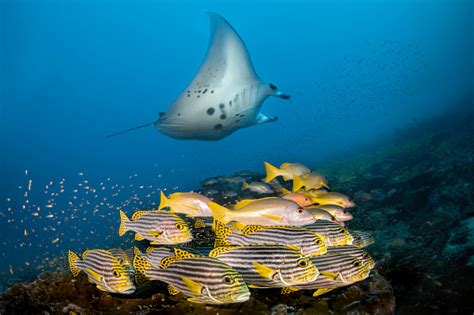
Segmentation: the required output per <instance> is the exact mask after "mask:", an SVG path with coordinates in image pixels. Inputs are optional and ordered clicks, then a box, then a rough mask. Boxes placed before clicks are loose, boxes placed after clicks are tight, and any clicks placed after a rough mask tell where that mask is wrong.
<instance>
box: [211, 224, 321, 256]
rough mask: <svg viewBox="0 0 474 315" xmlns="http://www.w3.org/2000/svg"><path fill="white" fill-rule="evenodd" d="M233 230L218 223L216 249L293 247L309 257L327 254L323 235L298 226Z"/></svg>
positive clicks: (236, 226) (245, 226)
mask: <svg viewBox="0 0 474 315" xmlns="http://www.w3.org/2000/svg"><path fill="white" fill-rule="evenodd" d="M234 227H235V229H234V230H232V229H231V228H230V227H228V226H226V225H225V224H223V223H222V222H219V221H216V223H215V228H214V230H215V231H214V232H215V234H216V239H215V241H214V247H220V246H227V245H259V244H260V245H262V244H266V245H292V246H295V247H297V248H299V250H300V251H301V253H302V254H303V255H306V256H308V257H311V256H316V255H323V254H325V253H326V244H325V243H324V238H323V237H322V236H321V235H318V234H316V233H313V232H311V231H308V230H307V229H305V228H302V227H298V226H263V225H241V224H234Z"/></svg>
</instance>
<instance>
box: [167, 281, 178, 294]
mask: <svg viewBox="0 0 474 315" xmlns="http://www.w3.org/2000/svg"><path fill="white" fill-rule="evenodd" d="M168 292H169V294H171V295H176V294H179V291H178V289H176V288H175V287H173V286H172V285H171V284H168Z"/></svg>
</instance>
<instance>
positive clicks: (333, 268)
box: [295, 248, 371, 289]
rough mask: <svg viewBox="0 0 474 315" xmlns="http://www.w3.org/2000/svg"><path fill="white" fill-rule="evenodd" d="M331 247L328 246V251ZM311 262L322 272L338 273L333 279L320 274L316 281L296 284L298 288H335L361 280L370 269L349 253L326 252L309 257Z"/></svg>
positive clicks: (366, 275)
mask: <svg viewBox="0 0 474 315" xmlns="http://www.w3.org/2000/svg"><path fill="white" fill-rule="evenodd" d="M330 250H331V249H330V248H329V249H328V251H330ZM311 262H312V263H313V264H314V265H315V266H316V267H317V268H318V270H319V271H320V272H322V273H325V272H330V273H333V274H336V275H338V277H337V278H335V279H333V278H330V277H328V276H325V275H323V274H322V275H320V276H319V277H318V278H317V279H316V281H313V282H308V283H306V284H302V285H297V286H295V287H296V288H299V289H322V288H327V289H330V288H337V287H341V286H345V285H348V284H351V283H354V282H357V281H361V280H363V279H365V278H367V277H368V276H369V273H370V269H371V268H369V266H368V264H367V263H364V262H363V261H362V260H360V259H357V258H355V257H353V256H351V255H345V254H338V253H334V254H333V253H327V254H326V255H324V256H318V257H313V258H311Z"/></svg>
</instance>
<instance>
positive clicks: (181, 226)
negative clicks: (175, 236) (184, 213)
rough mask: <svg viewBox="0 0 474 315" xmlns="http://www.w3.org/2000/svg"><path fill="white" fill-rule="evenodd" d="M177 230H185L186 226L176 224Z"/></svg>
mask: <svg viewBox="0 0 474 315" xmlns="http://www.w3.org/2000/svg"><path fill="white" fill-rule="evenodd" d="M176 228H177V229H178V230H183V229H184V225H182V224H181V223H176Z"/></svg>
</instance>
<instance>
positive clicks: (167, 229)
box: [125, 211, 192, 245]
mask: <svg viewBox="0 0 474 315" xmlns="http://www.w3.org/2000/svg"><path fill="white" fill-rule="evenodd" d="M125 227H126V228H127V229H129V230H132V231H134V232H135V233H137V234H139V235H141V236H142V237H143V238H145V239H147V240H149V241H150V242H151V243H152V244H169V245H172V244H181V243H187V242H190V241H191V240H192V235H191V232H190V229H189V226H188V225H187V224H186V222H184V220H183V219H181V218H180V217H179V216H178V215H176V214H174V213H170V212H168V211H146V213H144V214H142V215H141V216H139V217H138V218H137V219H136V220H133V219H132V221H128V222H125Z"/></svg>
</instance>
